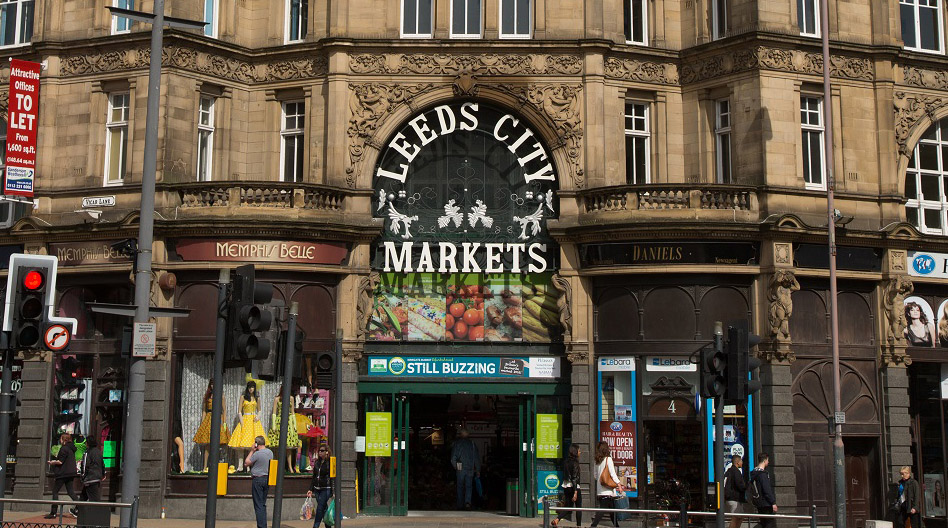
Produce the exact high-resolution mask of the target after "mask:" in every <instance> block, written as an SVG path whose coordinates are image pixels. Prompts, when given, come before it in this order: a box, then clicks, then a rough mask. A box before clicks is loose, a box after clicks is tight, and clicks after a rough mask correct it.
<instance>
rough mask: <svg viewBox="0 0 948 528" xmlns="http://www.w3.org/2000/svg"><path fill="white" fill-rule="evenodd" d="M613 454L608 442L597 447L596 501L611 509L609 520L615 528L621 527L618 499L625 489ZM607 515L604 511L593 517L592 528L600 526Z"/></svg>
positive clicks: (599, 504) (600, 506)
mask: <svg viewBox="0 0 948 528" xmlns="http://www.w3.org/2000/svg"><path fill="white" fill-rule="evenodd" d="M611 455H612V453H611V451H610V450H609V444H608V443H607V442H599V443H598V444H597V445H596V499H597V502H598V507H599V508H603V509H611V510H613V511H611V512H609V518H610V519H612V525H613V526H619V522H618V521H617V520H616V512H615V507H616V497H618V496H619V493H623V492H625V488H623V487H622V484H621V483H620V481H619V475H617V474H616V466H615V464H614V463H613V462H612V456H611ZM605 515H606V512H604V511H597V512H596V514H595V515H593V521H592V524H591V525H590V528H592V527H593V526H599V521H600V520H601V519H602V518H603V516H605Z"/></svg>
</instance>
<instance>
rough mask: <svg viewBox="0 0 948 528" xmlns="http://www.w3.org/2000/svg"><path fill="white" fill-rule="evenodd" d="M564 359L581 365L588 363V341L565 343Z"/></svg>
mask: <svg viewBox="0 0 948 528" xmlns="http://www.w3.org/2000/svg"><path fill="white" fill-rule="evenodd" d="M566 359H568V360H569V362H570V363H572V364H573V365H582V364H587V363H589V344H588V343H567V344H566Z"/></svg>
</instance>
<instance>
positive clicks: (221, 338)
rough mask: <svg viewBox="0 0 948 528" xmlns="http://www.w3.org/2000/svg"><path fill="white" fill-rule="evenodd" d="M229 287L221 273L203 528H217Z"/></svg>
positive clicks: (226, 273) (227, 272)
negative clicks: (215, 527)
mask: <svg viewBox="0 0 948 528" xmlns="http://www.w3.org/2000/svg"><path fill="white" fill-rule="evenodd" d="M229 287H230V270H229V269H227V268H225V269H222V270H221V274H220V278H219V279H218V281H217V288H218V289H217V342H216V343H215V347H214V377H213V378H212V379H213V380H214V392H213V395H212V396H211V436H210V440H209V441H208V445H207V449H208V461H207V503H206V506H205V514H204V528H214V525H215V524H216V522H217V476H218V463H219V461H220V453H221V446H220V437H221V420H222V419H223V418H222V415H223V414H224V409H223V407H224V405H223V394H224V346H225V344H226V343H227V336H226V332H227V290H228V288H229Z"/></svg>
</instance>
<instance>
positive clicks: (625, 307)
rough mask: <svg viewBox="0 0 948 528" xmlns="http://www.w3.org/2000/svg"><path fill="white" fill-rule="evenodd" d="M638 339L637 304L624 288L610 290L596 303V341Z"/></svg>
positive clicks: (630, 293)
mask: <svg viewBox="0 0 948 528" xmlns="http://www.w3.org/2000/svg"><path fill="white" fill-rule="evenodd" d="M633 339H639V303H638V301H637V300H636V298H635V296H634V295H633V294H632V292H631V291H629V290H628V289H626V288H610V289H608V290H606V291H604V292H603V293H602V294H601V295H600V296H599V299H598V300H597V302H596V340H597V341H627V340H633Z"/></svg>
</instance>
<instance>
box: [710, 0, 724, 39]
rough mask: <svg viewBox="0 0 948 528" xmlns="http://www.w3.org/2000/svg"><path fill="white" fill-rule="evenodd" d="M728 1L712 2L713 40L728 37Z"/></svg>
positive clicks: (714, 0) (716, 0)
mask: <svg viewBox="0 0 948 528" xmlns="http://www.w3.org/2000/svg"><path fill="white" fill-rule="evenodd" d="M727 2H728V0H711V38H712V39H715V40H717V39H719V38H724V37H725V35H727Z"/></svg>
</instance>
